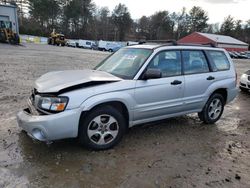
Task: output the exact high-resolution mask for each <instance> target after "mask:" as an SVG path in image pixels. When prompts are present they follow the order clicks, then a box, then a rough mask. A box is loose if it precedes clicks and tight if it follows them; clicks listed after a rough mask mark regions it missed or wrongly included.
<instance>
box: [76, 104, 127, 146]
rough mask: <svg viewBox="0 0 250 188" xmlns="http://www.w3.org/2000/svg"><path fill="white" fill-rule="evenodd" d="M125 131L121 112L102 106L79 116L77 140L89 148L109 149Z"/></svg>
mask: <svg viewBox="0 0 250 188" xmlns="http://www.w3.org/2000/svg"><path fill="white" fill-rule="evenodd" d="M125 131H126V123H125V119H124V117H123V116H122V114H121V113H120V112H119V111H118V110H116V109H115V108H113V107H112V106H103V107H100V108H98V109H94V110H93V111H90V112H89V113H88V114H87V115H86V116H82V117H81V119H80V125H79V141H80V143H81V144H83V145H84V146H86V147H87V148H89V149H93V150H104V149H109V148H112V147H113V146H115V145H116V144H118V143H119V142H120V140H121V139H122V136H123V135H124V133H125Z"/></svg>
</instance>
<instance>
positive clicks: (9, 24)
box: [0, 21, 12, 29]
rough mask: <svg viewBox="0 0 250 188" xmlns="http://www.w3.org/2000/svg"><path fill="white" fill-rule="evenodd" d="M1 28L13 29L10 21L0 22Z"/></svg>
mask: <svg viewBox="0 0 250 188" xmlns="http://www.w3.org/2000/svg"><path fill="white" fill-rule="evenodd" d="M0 28H2V29H12V24H11V22H9V21H0Z"/></svg>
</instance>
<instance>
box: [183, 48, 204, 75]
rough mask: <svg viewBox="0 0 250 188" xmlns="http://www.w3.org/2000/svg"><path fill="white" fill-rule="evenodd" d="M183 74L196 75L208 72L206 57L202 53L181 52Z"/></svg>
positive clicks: (196, 51)
mask: <svg viewBox="0 0 250 188" xmlns="http://www.w3.org/2000/svg"><path fill="white" fill-rule="evenodd" d="M182 57H183V65H184V74H197V73H205V72H209V67H208V63H207V60H206V57H205V55H204V53H203V52H202V51H198V50H194V51H192V50H186V51H182Z"/></svg>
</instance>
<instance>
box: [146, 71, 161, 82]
mask: <svg viewBox="0 0 250 188" xmlns="http://www.w3.org/2000/svg"><path fill="white" fill-rule="evenodd" d="M161 77H162V74H161V71H160V70H159V69H147V70H146V72H145V73H144V75H143V79H144V80H149V79H157V78H161Z"/></svg>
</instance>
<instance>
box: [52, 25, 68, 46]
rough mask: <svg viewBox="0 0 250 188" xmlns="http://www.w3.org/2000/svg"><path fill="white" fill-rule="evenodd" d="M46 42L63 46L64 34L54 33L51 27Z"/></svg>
mask: <svg viewBox="0 0 250 188" xmlns="http://www.w3.org/2000/svg"><path fill="white" fill-rule="evenodd" d="M48 44H49V45H57V46H59V45H61V46H65V44H66V40H65V36H64V35H63V34H59V33H56V31H55V29H53V32H52V33H51V34H50V37H49V38H48Z"/></svg>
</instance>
